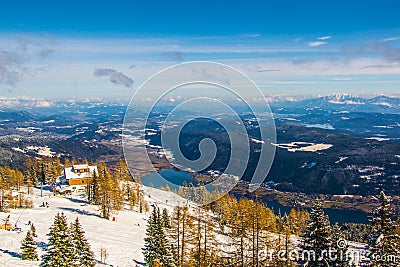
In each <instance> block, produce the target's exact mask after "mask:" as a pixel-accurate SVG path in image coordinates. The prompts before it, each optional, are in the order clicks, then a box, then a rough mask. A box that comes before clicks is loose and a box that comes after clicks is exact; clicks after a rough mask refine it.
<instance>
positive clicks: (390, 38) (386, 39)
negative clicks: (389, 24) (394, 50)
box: [382, 37, 400, 42]
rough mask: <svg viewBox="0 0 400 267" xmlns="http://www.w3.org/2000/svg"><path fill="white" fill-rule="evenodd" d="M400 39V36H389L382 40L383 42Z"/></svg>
mask: <svg viewBox="0 0 400 267" xmlns="http://www.w3.org/2000/svg"><path fill="white" fill-rule="evenodd" d="M397 40H400V37H389V38H385V39H383V40H382V41H384V42H390V41H397Z"/></svg>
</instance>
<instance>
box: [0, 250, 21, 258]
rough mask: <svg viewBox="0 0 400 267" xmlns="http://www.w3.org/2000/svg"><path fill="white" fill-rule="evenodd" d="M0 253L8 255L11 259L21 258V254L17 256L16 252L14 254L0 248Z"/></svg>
mask: <svg viewBox="0 0 400 267" xmlns="http://www.w3.org/2000/svg"><path fill="white" fill-rule="evenodd" d="M0 252H3V253H5V254H8V255H10V256H11V257H14V258H19V259H20V258H21V254H19V253H17V252H14V251H9V250H8V249H2V248H0Z"/></svg>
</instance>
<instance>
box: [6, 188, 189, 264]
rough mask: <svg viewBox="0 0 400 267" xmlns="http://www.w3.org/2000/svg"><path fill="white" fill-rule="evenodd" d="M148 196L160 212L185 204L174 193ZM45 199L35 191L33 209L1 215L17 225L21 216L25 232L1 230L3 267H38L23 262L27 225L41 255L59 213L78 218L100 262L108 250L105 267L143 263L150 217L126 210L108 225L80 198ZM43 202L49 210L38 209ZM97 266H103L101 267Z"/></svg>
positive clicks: (152, 192) (148, 193)
mask: <svg viewBox="0 0 400 267" xmlns="http://www.w3.org/2000/svg"><path fill="white" fill-rule="evenodd" d="M145 194H146V200H147V201H148V202H149V204H150V205H152V204H154V203H156V204H157V205H158V206H159V207H160V208H164V207H168V208H171V207H173V206H174V205H178V204H181V205H182V204H184V203H185V200H184V199H182V198H180V197H178V196H176V195H175V194H173V193H170V192H164V191H160V190H157V189H153V188H145ZM43 195H44V196H43V197H40V190H37V189H35V192H34V195H33V196H32V198H33V201H34V208H33V209H26V210H11V211H10V212H9V213H1V212H0V223H1V222H2V221H3V219H5V218H6V217H7V216H8V215H9V214H10V223H11V224H12V225H14V224H15V223H16V221H17V220H18V217H19V216H20V218H19V221H18V227H20V228H21V229H22V232H21V233H18V232H15V231H10V232H8V231H4V230H0V266H38V265H39V263H40V262H31V261H22V260H21V259H20V252H21V250H20V245H21V240H22V239H23V238H24V237H25V235H26V232H27V230H29V226H28V221H31V222H32V223H33V224H34V225H35V227H36V232H37V235H38V237H37V238H36V241H37V244H38V246H39V248H38V253H39V255H42V254H43V253H44V250H43V247H44V246H45V245H46V244H47V238H48V237H47V235H46V234H47V233H48V232H49V227H50V226H51V224H52V222H53V219H54V216H55V215H56V214H57V212H64V214H65V215H66V216H67V218H68V219H69V222H72V220H74V219H75V218H76V217H79V220H80V222H81V223H82V226H83V229H84V230H85V232H86V237H87V238H88V240H89V242H90V244H91V246H92V250H93V252H94V253H95V256H96V260H98V261H100V250H101V249H106V250H107V253H108V257H107V260H106V263H107V264H106V265H105V266H120V267H129V266H136V263H135V262H134V260H136V261H138V262H143V254H142V250H141V248H142V247H143V244H144V241H143V238H144V236H145V232H146V220H147V217H148V215H149V213H146V214H141V213H139V212H137V211H130V210H125V211H121V212H119V214H118V215H117V218H116V219H117V220H116V221H112V220H109V221H108V220H105V219H102V218H100V217H98V214H99V212H98V208H97V207H96V206H93V205H86V204H85V201H84V199H82V198H81V197H80V196H73V197H72V198H69V197H52V196H51V193H50V192H49V191H44V194H43ZM149 196H150V197H149ZM42 202H48V203H49V205H50V207H49V208H45V207H39V206H40V205H41V203H42ZM98 266H103V265H102V264H100V263H99V264H98Z"/></svg>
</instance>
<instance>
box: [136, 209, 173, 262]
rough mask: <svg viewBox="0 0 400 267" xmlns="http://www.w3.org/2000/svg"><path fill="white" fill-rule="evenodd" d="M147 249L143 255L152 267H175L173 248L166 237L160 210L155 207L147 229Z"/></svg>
mask: <svg viewBox="0 0 400 267" xmlns="http://www.w3.org/2000/svg"><path fill="white" fill-rule="evenodd" d="M144 241H145V248H144V249H143V254H144V258H145V262H146V263H147V265H148V266H150V267H155V266H159V265H161V266H164V267H175V266H176V265H175V264H174V262H173V257H172V253H171V248H170V245H169V242H168V240H167V238H166V236H165V232H164V229H163V222H162V218H161V214H160V210H159V209H157V208H156V207H154V206H153V211H152V213H151V215H150V218H149V220H148V225H147V229H146V237H145V239H144ZM157 264H159V265H157Z"/></svg>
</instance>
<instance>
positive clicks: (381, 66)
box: [361, 64, 400, 69]
mask: <svg viewBox="0 0 400 267" xmlns="http://www.w3.org/2000/svg"><path fill="white" fill-rule="evenodd" d="M397 68H400V65H399V64H376V65H367V66H363V67H361V69H397Z"/></svg>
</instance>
